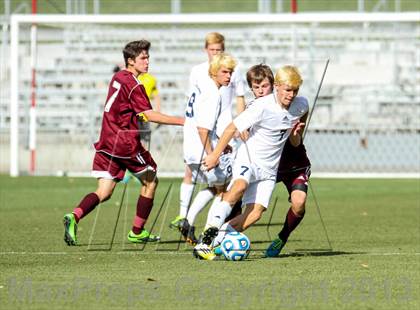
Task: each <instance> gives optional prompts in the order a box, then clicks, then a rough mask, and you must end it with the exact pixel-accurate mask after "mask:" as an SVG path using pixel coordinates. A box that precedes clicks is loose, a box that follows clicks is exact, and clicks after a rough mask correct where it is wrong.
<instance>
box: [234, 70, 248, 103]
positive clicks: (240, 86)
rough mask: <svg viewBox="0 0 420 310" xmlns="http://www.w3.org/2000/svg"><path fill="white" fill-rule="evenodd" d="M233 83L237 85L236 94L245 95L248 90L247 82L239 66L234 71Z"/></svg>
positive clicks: (238, 95)
mask: <svg viewBox="0 0 420 310" xmlns="http://www.w3.org/2000/svg"><path fill="white" fill-rule="evenodd" d="M233 77H234V79H233V83H234V85H235V96H236V97H243V96H245V92H246V83H245V80H244V78H243V76H242V73H241V71H240V69H239V68H237V69H235V71H234V76H233Z"/></svg>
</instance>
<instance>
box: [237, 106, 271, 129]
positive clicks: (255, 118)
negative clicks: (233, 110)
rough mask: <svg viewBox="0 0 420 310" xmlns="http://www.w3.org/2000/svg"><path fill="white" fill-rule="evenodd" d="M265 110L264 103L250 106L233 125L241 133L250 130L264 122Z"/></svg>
mask: <svg viewBox="0 0 420 310" xmlns="http://www.w3.org/2000/svg"><path fill="white" fill-rule="evenodd" d="M263 113H264V108H263V104H262V103H258V104H253V105H250V106H249V107H248V108H247V109H246V110H245V111H243V112H242V113H241V114H239V115H238V116H237V117H236V118H235V119H234V120H233V123H234V124H235V127H236V128H237V129H238V130H239V132H243V131H244V130H246V129H248V128H250V127H251V126H252V125H255V124H257V123H258V122H259V121H261V120H262V118H263Z"/></svg>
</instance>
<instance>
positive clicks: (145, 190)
mask: <svg viewBox="0 0 420 310" xmlns="http://www.w3.org/2000/svg"><path fill="white" fill-rule="evenodd" d="M125 163H126V165H127V168H128V169H130V171H131V172H132V173H133V175H134V176H135V177H136V178H137V179H138V180H139V181H140V182H141V184H142V187H141V189H140V195H139V198H138V199H137V205H136V214H135V216H134V220H133V226H132V229H131V231H130V232H129V233H128V237H127V238H128V240H129V241H131V242H134V243H137V242H151V241H158V240H160V237H159V236H155V235H152V234H151V233H150V232H148V231H147V230H146V229H145V228H144V226H145V225H146V222H147V220H148V218H149V215H150V212H151V211H152V208H153V200H154V197H155V192H156V188H157V186H158V179H157V177H156V170H157V166H156V163H155V162H154V160H153V158H152V156H151V155H150V153H149V152H147V151H146V152H143V153H141V155H140V154H139V155H138V156H137V157H136V158H135V159H131V160H127V161H125Z"/></svg>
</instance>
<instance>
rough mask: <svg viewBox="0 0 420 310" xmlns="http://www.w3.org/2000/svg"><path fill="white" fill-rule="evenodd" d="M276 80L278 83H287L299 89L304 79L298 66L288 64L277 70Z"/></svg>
mask: <svg viewBox="0 0 420 310" xmlns="http://www.w3.org/2000/svg"><path fill="white" fill-rule="evenodd" d="M274 82H275V83H276V85H282V84H286V85H289V86H290V87H292V88H294V89H298V88H299V87H300V85H302V82H303V80H302V77H301V75H300V73H299V70H298V68H296V67H294V66H290V65H288V66H284V67H281V68H280V69H278V70H277V72H276V77H275V79H274Z"/></svg>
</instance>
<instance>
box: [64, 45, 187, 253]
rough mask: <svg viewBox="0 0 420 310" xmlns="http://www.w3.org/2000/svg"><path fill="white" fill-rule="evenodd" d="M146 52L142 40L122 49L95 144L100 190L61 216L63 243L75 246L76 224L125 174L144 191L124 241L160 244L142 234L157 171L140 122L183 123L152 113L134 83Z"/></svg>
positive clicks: (146, 60)
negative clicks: (120, 66) (121, 66)
mask: <svg viewBox="0 0 420 310" xmlns="http://www.w3.org/2000/svg"><path fill="white" fill-rule="evenodd" d="M149 49H150V42H148V41H146V40H139V41H133V42H130V43H128V44H127V45H126V46H125V47H124V49H123V56H124V61H125V65H126V69H124V70H121V71H119V72H117V73H115V74H114V76H113V77H112V80H111V82H110V84H109V90H108V96H107V99H106V103H105V106H104V113H103V120H102V128H101V134H100V138H99V141H98V142H96V143H95V144H94V146H95V149H96V154H95V157H94V160H93V168H92V176H94V177H96V178H97V179H98V186H97V189H96V191H95V192H92V193H89V194H87V195H86V196H85V197H84V198H83V199H82V201H81V202H80V203H79V205H78V206H77V207H76V208H75V209H74V210H73V212H72V213H69V214H66V215H65V216H64V241H65V242H66V243H67V244H68V245H77V236H76V233H77V224H78V222H79V220H80V219H82V218H83V217H85V216H86V215H88V214H89V212H91V211H92V210H93V209H95V207H96V206H97V205H98V204H99V203H101V202H104V201H106V200H108V199H109V198H111V196H112V193H113V191H114V188H115V185H116V184H117V183H118V182H119V181H121V180H122V179H123V177H124V174H125V171H126V170H127V169H128V170H129V171H130V172H131V173H132V174H133V175H134V176H135V177H136V178H138V179H139V181H140V182H141V183H142V185H143V186H142V187H141V190H140V196H139V198H138V201H137V210H136V215H135V217H134V221H133V227H132V230H131V231H130V232H129V233H128V240H129V241H131V242H147V241H158V240H159V239H160V237H159V236H155V235H152V234H151V233H149V232H148V231H147V230H145V229H144V225H145V223H146V221H147V219H148V217H149V214H150V212H151V210H152V207H153V198H154V195H155V191H156V187H157V184H158V180H157V177H156V172H157V165H156V163H155V162H154V160H153V158H152V156H151V154H150V153H149V152H148V151H147V150H146V149H145V148H144V147H143V145H142V144H141V142H140V132H139V125H138V121H139V120H140V121H149V122H155V123H160V124H169V125H183V124H184V118H181V117H176V116H168V115H165V114H162V113H160V112H157V111H153V108H152V106H151V105H150V102H149V98H148V97H147V95H146V91H145V89H144V87H143V85H142V84H141V83H140V82H139V81H138V80H137V76H138V75H139V74H141V73H146V72H147V71H148V69H149Z"/></svg>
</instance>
